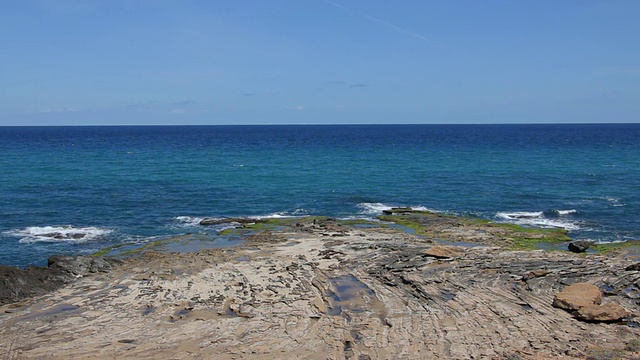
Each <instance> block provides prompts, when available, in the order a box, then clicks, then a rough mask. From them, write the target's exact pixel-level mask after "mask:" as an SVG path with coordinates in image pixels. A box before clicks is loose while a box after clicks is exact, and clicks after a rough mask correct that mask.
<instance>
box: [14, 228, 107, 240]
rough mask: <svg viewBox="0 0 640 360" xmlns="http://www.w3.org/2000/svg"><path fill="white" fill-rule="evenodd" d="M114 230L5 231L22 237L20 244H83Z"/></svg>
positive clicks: (36, 229) (55, 229)
mask: <svg viewBox="0 0 640 360" xmlns="http://www.w3.org/2000/svg"><path fill="white" fill-rule="evenodd" d="M112 232H113V230H111V229H107V228H98V227H74V226H71V225H66V226H30V227H27V228H24V229H14V230H9V231H5V232H4V233H5V234H7V235H10V236H16V237H20V238H21V239H20V241H19V242H20V243H34V242H70V243H83V242H87V241H90V240H94V239H96V238H99V237H102V236H105V235H108V234H110V233H112Z"/></svg>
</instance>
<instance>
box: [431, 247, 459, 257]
mask: <svg viewBox="0 0 640 360" xmlns="http://www.w3.org/2000/svg"><path fill="white" fill-rule="evenodd" d="M463 252H464V249H462V248H460V247H456V246H433V247H430V248H428V249H427V250H425V251H424V254H425V255H426V256H431V257H434V258H437V259H448V258H453V257H456V256H460V255H462V253H463Z"/></svg>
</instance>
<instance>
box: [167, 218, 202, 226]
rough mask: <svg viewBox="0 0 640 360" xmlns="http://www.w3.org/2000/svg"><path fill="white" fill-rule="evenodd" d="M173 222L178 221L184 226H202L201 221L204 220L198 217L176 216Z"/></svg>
mask: <svg viewBox="0 0 640 360" xmlns="http://www.w3.org/2000/svg"><path fill="white" fill-rule="evenodd" d="M173 220H175V221H177V222H178V223H180V224H182V225H186V226H196V225H200V221H202V220H204V218H203V217H196V216H176V217H174V218H173Z"/></svg>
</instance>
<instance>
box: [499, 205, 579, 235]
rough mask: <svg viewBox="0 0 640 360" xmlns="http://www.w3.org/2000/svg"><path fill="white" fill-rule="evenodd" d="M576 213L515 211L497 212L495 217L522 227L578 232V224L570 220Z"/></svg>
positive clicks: (565, 211)
mask: <svg viewBox="0 0 640 360" xmlns="http://www.w3.org/2000/svg"><path fill="white" fill-rule="evenodd" d="M577 212H578V211H577V210H574V209H570V210H548V211H516V212H503V211H501V212H498V213H496V215H495V217H496V219H497V220H498V221H502V222H509V223H514V224H518V225H524V226H538V227H543V228H562V229H565V230H580V228H581V227H580V225H579V222H578V221H576V220H575V219H572V218H571V215H573V214H576V213H577Z"/></svg>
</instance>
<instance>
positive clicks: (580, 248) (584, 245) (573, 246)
mask: <svg viewBox="0 0 640 360" xmlns="http://www.w3.org/2000/svg"><path fill="white" fill-rule="evenodd" d="M591 245H593V243H592V242H590V241H573V242H570V243H569V251H572V252H574V253H583V252H585V251H587V249H588V248H589V247H590V246H591Z"/></svg>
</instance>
